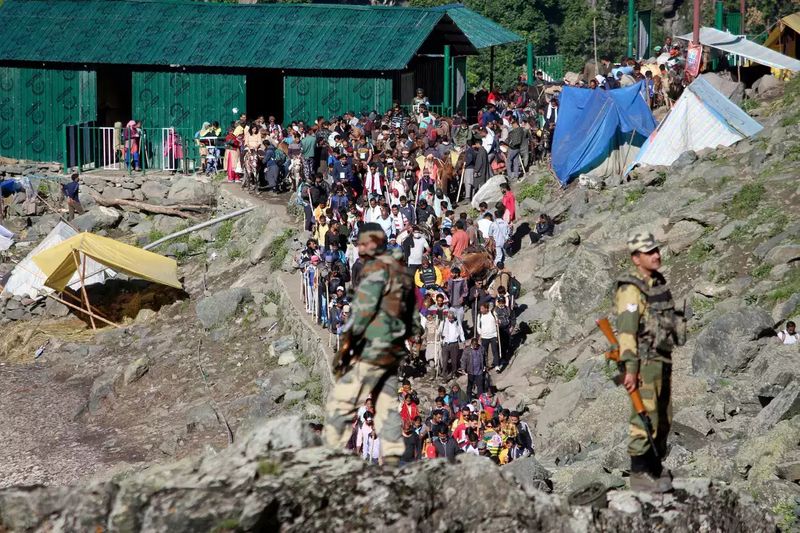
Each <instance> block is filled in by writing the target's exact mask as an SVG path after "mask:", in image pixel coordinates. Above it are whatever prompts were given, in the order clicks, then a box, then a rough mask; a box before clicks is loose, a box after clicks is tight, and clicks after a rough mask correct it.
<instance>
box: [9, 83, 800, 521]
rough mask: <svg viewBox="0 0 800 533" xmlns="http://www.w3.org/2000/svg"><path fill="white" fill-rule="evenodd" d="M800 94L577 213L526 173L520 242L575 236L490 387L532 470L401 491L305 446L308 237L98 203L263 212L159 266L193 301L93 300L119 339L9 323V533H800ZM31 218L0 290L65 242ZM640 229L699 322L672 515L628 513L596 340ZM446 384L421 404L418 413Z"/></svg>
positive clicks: (518, 264) (677, 445)
mask: <svg viewBox="0 0 800 533" xmlns="http://www.w3.org/2000/svg"><path fill="white" fill-rule="evenodd" d="M799 96H800V85H798V83H797V82H795V83H794V84H793V85H790V86H789V87H788V88H787V90H786V92H785V94H784V95H783V96H780V97H777V99H772V100H771V101H767V102H762V103H761V105H760V106H759V107H757V108H756V109H753V110H751V113H753V114H754V115H755V116H756V117H757V119H758V120H759V121H760V122H761V123H762V124H763V125H764V126H765V129H764V131H763V132H762V133H760V134H759V135H758V136H756V137H755V138H753V139H750V140H748V141H745V142H742V143H739V144H737V145H736V146H734V147H731V148H723V149H718V150H708V151H705V152H704V153H698V154H694V153H687V154H683V155H682V156H681V157H680V159H679V160H678V161H677V162H676V164H675V165H673V166H672V167H669V168H653V169H648V170H640V171H636V172H634V173H633V174H632V175H631V176H630V179H628V180H625V181H624V182H622V183H619V181H620V180H619V179H616V180H608V182H607V183H605V184H596V185H594V186H593V188H589V187H584V186H581V185H580V184H577V183H576V184H574V185H572V186H571V187H570V188H568V189H567V190H561V189H559V188H557V187H556V186H555V182H554V180H553V179H552V177H550V176H549V175H547V174H545V173H541V174H540V175H537V174H536V173H535V172H532V173H531V175H529V176H528V178H527V180H526V181H525V182H523V183H521V184H516V185H515V190H516V193H517V196H518V199H519V202H520V205H521V212H522V214H523V215H524V216H523V224H520V228H519V231H520V233H524V230H525V228H526V223H527V225H530V226H532V225H533V224H534V220H535V217H536V215H538V213H540V212H546V213H548V214H550V215H551V216H552V217H553V218H554V219H555V220H556V221H557V223H558V224H557V229H556V233H555V237H553V238H552V239H549V240H546V241H544V242H542V243H539V244H535V245H534V244H531V243H530V242H529V240H528V239H527V237H523V238H522V246H521V249H520V251H519V252H518V253H517V254H516V255H515V256H514V257H513V258H511V259H510V260H509V261H508V262H507V266H508V267H509V268H510V269H511V270H512V271H513V272H514V274H515V275H516V277H517V278H518V279H519V280H520V281H521V282H522V285H523V292H524V294H523V296H522V297H521V298H520V299H519V301H518V304H519V311H520V316H519V319H518V322H519V323H520V326H521V328H520V330H521V333H520V335H519V338H518V339H517V340H518V343H519V346H518V349H517V351H516V354H515V356H514V359H513V361H512V363H511V366H510V368H509V369H508V370H507V371H506V372H504V373H503V374H501V375H499V376H498V377H497V378H496V384H497V386H498V387H499V389H500V391H501V392H500V394H501V398H502V401H503V404H504V405H506V406H509V407H518V408H519V409H525V410H526V413H525V414H524V415H523V418H524V419H525V420H526V421H527V422H528V423H529V424H530V425H531V427H532V428H535V447H536V454H537V455H536V459H529V460H525V461H517V462H515V463H512V465H510V466H508V467H503V468H499V469H498V468H497V467H495V466H493V465H492V464H490V463H488V462H483V461H480V460H477V459H464V460H461V461H459V463H458V464H456V465H448V464H446V463H443V462H438V461H437V462H429V463H427V464H419V465H413V466H412V467H409V468H406V469H403V470H401V471H399V472H391V471H387V470H381V469H379V468H369V467H367V466H366V465H365V464H364V463H362V462H361V461H359V460H356V459H353V458H351V457H345V456H342V455H340V454H338V453H336V452H334V451H331V450H326V449H324V448H322V447H319V446H316V440H315V439H316V438H317V437H316V436H315V434H314V433H313V431H312V430H311V429H309V426H308V425H307V424H306V423H307V422H310V421H313V422H319V421H320V420H321V418H322V410H321V405H322V403H323V402H324V398H325V395H326V393H327V390H328V389H329V387H330V372H329V368H328V364H329V359H330V349H329V348H328V345H327V342H326V341H327V335H328V334H327V332H325V331H323V330H320V329H317V327H316V326H314V325H313V324H312V323H311V321H310V320H309V319H308V317H307V315H306V314H305V313H304V311H303V310H302V309H300V306H299V302H300V301H301V294H300V289H299V283H298V279H297V276H296V275H293V274H291V273H290V271H291V256H292V253H293V252H294V251H295V250H297V249H299V246H300V244H301V242H303V241H304V239H305V236H304V235H303V234H302V233H301V232H299V231H298V230H297V228H299V224H298V223H297V222H296V221H295V220H294V219H293V218H292V217H291V215H289V214H286V212H285V211H286V209H285V207H284V206H285V205H286V199H285V198H278V197H266V198H260V199H259V198H255V199H253V198H250V197H248V196H247V195H245V194H242V193H241V192H239V191H238V190H236V189H232V188H226V187H224V186H223V187H220V186H219V185H218V184H216V183H198V184H196V185H193V186H190V184H189V183H187V182H183V183H181V180H179V179H177V178H170V177H162V179H160V180H157V185H158V186H155V185H147V187H145V184H146V182H145V181H141V182H139V183H137V182H136V180H132V179H129V178H125V177H124V176H123V177H119V176H116V177H115V176H109V177H107V178H103V177H93V178H92V179H90V180H89V181H88V182H86V183H85V186H86V187H85V190H84V192H85V193H86V194H89V195H90V196H91V194H92V192H93V193H94V194H96V195H99V196H100V197H101V198H105V199H106V200H107V201H112V200H114V199H115V198H122V197H123V196H124V197H125V198H128V197H129V196H130V198H133V199H134V200H137V199H139V198H140V197H141V198H144V200H145V201H147V202H149V203H158V202H161V204H159V205H172V204H173V202H174V201H177V200H176V198H175V197H174V196H175V194H177V193H178V192H179V191H182V192H181V198H180V201H181V202H183V203H184V204H189V203H196V202H201V201H204V200H208V199H209V198H210V197H212V196H213V197H214V199H215V201H216V203H217V205H216V208H215V209H216V211H214V212H208V213H205V214H203V215H202V217H209V216H213V215H214V214H220V213H224V212H229V211H231V210H233V209H236V208H241V207H244V206H247V205H250V206H253V207H255V210H254V211H252V212H251V213H249V214H247V215H245V216H244V217H241V218H238V219H236V220H235V221H231V222H226V223H223V224H220V225H217V226H215V227H213V228H210V229H208V230H204V231H203V232H200V233H198V234H196V235H194V236H191V237H186V238H182V239H179V240H178V241H176V242H173V243H171V244H168V245H165V246H164V247H163V248H160V249H159V251H161V252H162V253H166V254H168V255H172V256H174V257H176V259H177V260H178V261H179V265H180V275H181V277H182V279H183V281H184V285H185V291H184V292H181V293H168V292H165V291H163V290H161V289H159V288H157V287H152V286H148V285H146V284H145V285H141V284H131V283H130V282H124V281H120V282H113V283H110V284H108V285H107V286H106V287H105V288H104V289H102V290H99V291H98V292H97V293H96V294H93V295H92V297H93V298H97V301H98V303H100V302H103V303H105V305H106V307H107V308H108V309H109V312H113V313H115V317H116V318H117V319H119V320H120V321H122V322H123V325H124V327H123V328H122V329H118V330H112V329H106V330H103V331H101V332H99V333H97V334H93V333H91V332H90V331H87V330H86V328H85V324H84V323H83V322H80V321H78V322H76V319H75V318H74V317H72V315H69V316H64V315H66V314H67V313H65V312H64V311H65V310H64V309H61V308H59V307H58V306H55V305H53V304H47V305H45V304H44V303H36V302H31V301H27V300H24V299H4V300H3V301H2V302H0V309H1V310H2V313H0V327H2V328H3V329H2V331H3V336H2V338H0V442H2V443H3V447H4V452H5V453H4V459H3V460H2V461H0V487H2V488H0V531H4V530H10V531H83V530H90V529H97V528H102V529H108V530H111V531H202V530H210V531H218V532H222V531H240V530H241V531H243V530H275V529H277V528H279V527H280V528H283V529H286V530H289V531H293V530H300V529H301V528H302V529H304V530H309V529H311V530H343V529H350V530H352V529H357V530H363V529H367V528H375V527H382V528H385V529H391V530H400V529H401V528H402V529H404V530H408V529H421V530H426V531H427V530H430V531H439V530H441V531H444V530H464V531H466V530H478V529H484V528H485V527H489V524H491V526H495V527H496V526H500V527H501V528H504V529H507V530H522V529H525V530H535V529H542V530H557V531H562V530H563V531H595V530H597V531H599V530H623V529H625V530H655V529H659V530H666V531H696V530H723V531H728V530H746V531H773V530H774V529H775V527H776V525H777V526H779V527H781V528H783V529H784V530H791V529H792V528H793V527H794V528H796V527H797V524H798V519H797V511H798V508H797V504H798V503H799V502H798V498H800V487H799V486H798V480H799V479H800V449H799V448H798V444H799V443H800V379H798V368H800V366H798V364H797V361H798V356H799V355H800V354H799V353H798V349H797V347H796V346H794V347H793V346H781V345H780V344H779V343H778V342H777V340H776V337H775V331H776V330H778V329H782V327H783V324H784V323H785V321H786V320H787V319H791V318H793V317H794V318H795V320H798V319H800V269H798V264H800V263H798V260H800V240H798V229H800V202H799V201H798V195H800V188H798V182H797V177H798V171H797V168H798V166H797V165H798V160H800V128H798V124H800V98H799ZM90 189H91V190H90ZM118 189H120V190H118ZM173 189H175V191H174V192H173ZM125 191H128V192H125ZM171 195H172V197H171ZM90 213H91V215H90V216H88V217H87V216H85V218H84V219H83V220H84V222H85V223H86V224H87V225H89V226H90V227H91V228H92V229H93V230H95V231H100V232H106V233H107V234H109V235H112V236H114V237H117V238H120V239H124V240H127V241H128V242H132V243H139V244H143V243H145V242H147V241H152V240H154V239H157V238H159V237H160V236H162V235H163V234H164V233H168V232H170V231H173V230H175V229H177V228H179V227H181V226H185V225H186V224H187V221H186V220H183V219H179V218H176V217H170V216H148V215H143V214H141V213H137V212H135V210H132V209H128V208H126V207H119V206H117V207H102V206H96V207H92V211H90ZM30 218H31V227H30V228H28V229H25V219H24V218H17V219H15V221H14V222H13V224H16V226H14V227H13V229H15V230H19V231H20V232H21V233H23V235H25V236H26V239H27V240H28V241H29V244H27V247H26V246H25V245H23V246H21V247H20V248H19V249H17V250H16V251H14V253H13V254H12V255H11V256H10V257H8V258H7V262H6V263H0V272H6V271H8V270H9V269H10V268H11V267H12V265H13V263H14V261H15V260H17V259H19V257H21V256H22V255H24V254H25V253H26V250H28V249H30V248H31V247H32V246H34V245H35V243H36V242H37V241H38V239H39V238H41V237H42V236H43V235H45V234H46V233H47V232H48V231H49V228H51V227H52V226H54V225H55V223H56V219H55V218H54V217H53V216H52V215H47V214H45V215H42V216H32V217H30ZM112 218H113V219H114V220H113V221H112V220H111V219H112ZM640 227H644V228H647V229H650V230H651V231H653V232H654V233H655V235H656V237H657V238H658V239H659V240H661V241H662V242H663V243H664V245H663V247H662V250H663V252H664V264H665V269H664V272H665V274H666V276H667V278H668V279H669V281H670V283H671V284H672V287H673V293H674V295H675V297H676V300H677V302H678V303H679V305H683V304H682V302H683V301H685V302H686V308H687V311H688V312H689V315H690V316H691V318H690V320H689V322H688V324H687V327H688V331H689V342H688V344H687V345H686V346H684V347H682V348H680V349H678V350H677V351H676V352H675V354H674V358H675V369H674V375H675V378H674V396H673V408H674V422H675V423H674V426H673V434H672V435H670V439H669V441H670V450H669V456H668V458H667V464H668V466H669V467H670V468H671V469H672V470H673V472H674V473H675V474H676V476H677V477H678V479H677V480H676V486H678V487H679V490H678V491H677V492H676V493H675V494H674V495H672V496H667V497H665V498H664V499H661V498H658V499H654V498H651V497H648V496H646V495H642V494H633V493H630V492H627V491H623V490H610V489H622V488H624V487H625V485H626V483H627V468H628V458H627V456H626V454H625V440H626V432H627V429H626V420H627V417H628V409H629V408H628V400H627V398H626V396H625V394H624V392H623V391H622V390H620V389H619V388H615V387H614V386H613V385H612V383H611V382H610V380H609V377H610V375H611V369H609V368H607V367H606V365H605V364H604V361H603V359H602V356H601V353H602V351H603V350H604V349H605V348H606V343H605V340H604V339H603V337H602V336H601V335H600V334H599V332H597V331H596V330H595V326H594V321H595V319H596V318H598V317H600V316H605V315H607V314H608V313H609V310H610V305H611V289H612V286H613V280H614V279H615V278H616V276H618V275H619V274H620V273H621V272H622V271H623V270H624V269H625V268H627V263H628V255H627V252H626V251H625V236H626V235H627V233H628V231H629V230H630V229H632V228H640ZM40 348H43V349H42V351H41V353H40V355H39V356H36V353H37V351H38V349H40ZM438 384H439V383H437V382H435V381H434V380H430V379H424V380H421V381H419V382H417V383H415V388H417V389H419V390H420V392H421V395H422V397H423V403H424V405H423V408H424V409H427V408H428V407H429V404H430V401H431V398H432V392H433V391H434V390H435V387H436V386H437V385H438ZM463 385H464V383H463V378H462V386H463ZM287 414H288V415H292V417H293V418H279V417H281V416H284V415H287ZM231 441H233V443H232V444H231ZM176 461H177V462H176ZM698 478H700V479H698ZM591 482H594V483H597V484H599V485H598V486H599V487H602V490H603V491H605V490H610V492H609V493H608V508H607V509H597V508H596V509H594V510H592V509H590V508H589V507H576V506H570V505H569V502H567V500H566V499H565V496H564V495H565V494H567V493H570V492H571V491H573V490H574V489H576V488H578V487H581V486H585V485H586V484H587V483H591ZM463 486H470V487H472V488H470V490H469V491H463V490H457V489H453V488H454V487H463ZM71 487H72V488H71ZM542 490H543V491H545V492H541V491H542ZM546 492H552V493H550V494H548V493H546ZM553 493H555V494H553Z"/></svg>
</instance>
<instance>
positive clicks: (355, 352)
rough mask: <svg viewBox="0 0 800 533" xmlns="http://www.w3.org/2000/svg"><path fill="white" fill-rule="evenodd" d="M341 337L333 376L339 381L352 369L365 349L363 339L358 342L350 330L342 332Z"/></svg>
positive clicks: (334, 362) (334, 361)
mask: <svg viewBox="0 0 800 533" xmlns="http://www.w3.org/2000/svg"><path fill="white" fill-rule="evenodd" d="M339 337H340V342H339V350H338V351H337V352H336V355H335V356H334V358H333V375H334V377H335V378H336V380H337V381H338V380H339V379H341V377H342V376H343V375H345V374H346V373H347V372H348V371H349V370H350V369H351V368H352V366H353V363H354V362H355V361H354V360H358V359H359V358H360V357H361V351H362V350H363V348H364V339H363V337H362V338H361V339H358V340H355V339H353V333H352V330H350V329H348V330H347V331H344V332H342V334H341V335H340V336H339Z"/></svg>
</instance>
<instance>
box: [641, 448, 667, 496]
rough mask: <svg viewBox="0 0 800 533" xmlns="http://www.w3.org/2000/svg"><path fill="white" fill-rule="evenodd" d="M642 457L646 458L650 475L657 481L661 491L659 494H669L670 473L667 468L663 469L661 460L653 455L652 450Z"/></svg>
mask: <svg viewBox="0 0 800 533" xmlns="http://www.w3.org/2000/svg"><path fill="white" fill-rule="evenodd" d="M644 457H646V458H647V461H648V462H649V464H650V473H651V474H652V475H653V477H655V478H656V479H658V483H659V486H660V488H661V489H662V490H661V492H671V491H672V472H670V470H669V468H664V465H663V464H661V459H659V458H658V457H657V456H656V454H654V453H653V450H652V449H651V450H650V451H648V453H647V454H645V455H644Z"/></svg>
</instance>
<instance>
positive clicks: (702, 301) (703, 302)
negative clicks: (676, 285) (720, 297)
mask: <svg viewBox="0 0 800 533" xmlns="http://www.w3.org/2000/svg"><path fill="white" fill-rule="evenodd" d="M715 305H716V303H715V302H714V298H705V297H703V296H695V297H694V298H692V311H694V312H695V313H697V314H698V315H703V314H705V313H708V312H709V311H713V310H714V306H715Z"/></svg>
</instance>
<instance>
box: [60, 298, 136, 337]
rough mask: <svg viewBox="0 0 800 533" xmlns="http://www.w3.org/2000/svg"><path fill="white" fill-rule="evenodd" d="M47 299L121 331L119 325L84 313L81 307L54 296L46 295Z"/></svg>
mask: <svg viewBox="0 0 800 533" xmlns="http://www.w3.org/2000/svg"><path fill="white" fill-rule="evenodd" d="M47 297H48V298H52V299H53V300H55V301H57V302H59V303H61V304H64V305H66V306H67V307H71V308H72V309H75V310H76V311H80V312H81V313H86V314H88V315H90V316H94V317H95V318H96V319H97V320H100V321H101V322H105V323H106V324H108V325H109V326H114V327H115V328H118V329H121V328H122V326H120V325H119V324H114V323H113V322H111V321H110V320H106V319H105V318H103V317H101V316H99V315H95V314H94V313H90V312H87V311H86V310H85V309H83V308H82V307H78V306H77V305H75V304H71V303H69V302H68V301H66V300H62V299H61V298H59V297H58V296H56V295H55V294H48V295H47Z"/></svg>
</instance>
